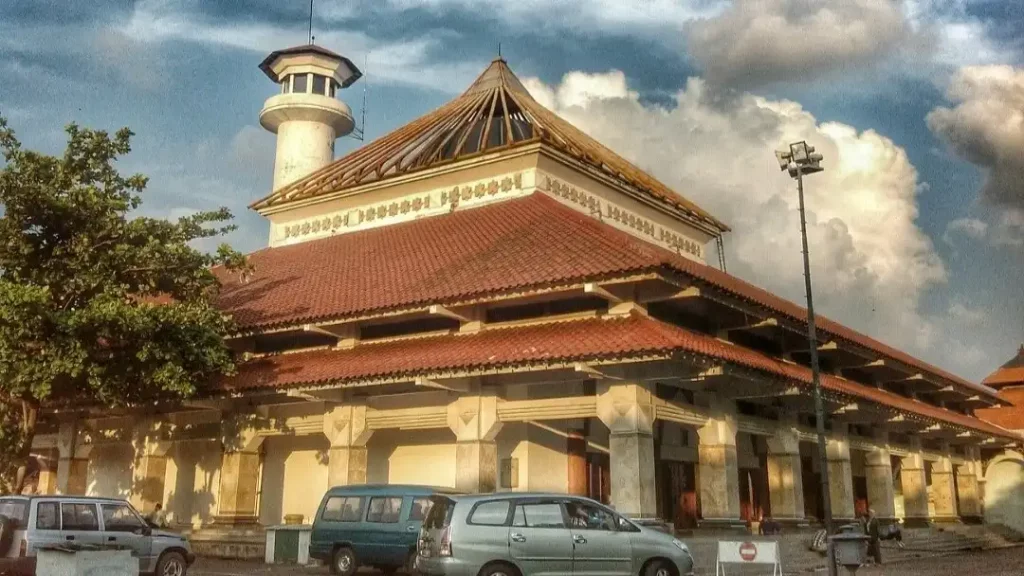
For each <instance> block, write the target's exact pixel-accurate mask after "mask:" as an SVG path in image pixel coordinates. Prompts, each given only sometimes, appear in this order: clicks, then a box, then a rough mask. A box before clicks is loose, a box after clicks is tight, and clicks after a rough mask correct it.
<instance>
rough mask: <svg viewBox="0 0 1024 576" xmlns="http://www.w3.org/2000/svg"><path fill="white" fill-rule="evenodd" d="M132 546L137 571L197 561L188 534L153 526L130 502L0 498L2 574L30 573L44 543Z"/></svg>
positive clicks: (180, 568)
mask: <svg viewBox="0 0 1024 576" xmlns="http://www.w3.org/2000/svg"><path fill="white" fill-rule="evenodd" d="M52 545H83V546H120V547H125V548H130V549H131V550H132V555H133V556H136V557H137V558H138V559H139V572H142V573H147V574H157V575H158V576H185V573H186V572H187V570H188V567H189V565H191V564H192V562H193V561H195V555H194V554H193V553H192V547H191V546H190V545H189V542H188V539H187V538H185V537H184V536H182V535H181V534H176V533H174V532H168V531H164V530H158V529H155V528H153V527H151V526H150V525H149V524H148V523H147V522H146V521H145V520H144V519H143V518H142V516H141V515H139V513H138V512H137V511H136V510H135V508H133V507H132V505H131V504H129V503H128V502H125V501H124V500H117V499H112V498H87V497H81V496H4V497H0V573H5V574H6V573H9V572H14V573H17V574H33V573H34V572H35V559H36V558H35V556H36V551H37V550H39V549H40V548H42V547H44V546H52Z"/></svg>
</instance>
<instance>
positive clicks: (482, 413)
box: [448, 382, 501, 492]
mask: <svg viewBox="0 0 1024 576" xmlns="http://www.w3.org/2000/svg"><path fill="white" fill-rule="evenodd" d="M470 389H471V391H473V392H476V394H475V395H469V396H463V397H460V398H458V399H456V400H455V401H454V402H452V403H451V404H449V405H448V427H449V428H451V430H452V432H454V433H455V439H456V444H455V488H456V489H458V490H461V491H465V492H493V491H494V489H495V488H497V486H498V447H497V445H496V444H495V442H494V439H495V438H496V437H497V436H498V432H499V431H500V430H501V422H500V421H498V398H497V396H495V395H494V392H493V391H491V390H481V389H480V385H479V384H478V383H475V382H474V383H472V384H471V385H470Z"/></svg>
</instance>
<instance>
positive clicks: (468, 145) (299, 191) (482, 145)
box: [252, 57, 729, 231]
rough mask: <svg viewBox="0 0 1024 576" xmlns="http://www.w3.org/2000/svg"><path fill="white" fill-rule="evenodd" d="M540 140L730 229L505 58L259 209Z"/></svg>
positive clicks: (720, 227)
mask: <svg viewBox="0 0 1024 576" xmlns="http://www.w3.org/2000/svg"><path fill="white" fill-rule="evenodd" d="M538 141H541V142H543V143H545V144H547V145H549V146H551V147H552V148H554V149H556V150H557V151H559V152H561V153H562V154H564V155H566V156H568V157H569V158H571V159H572V160H574V161H576V162H579V163H582V164H583V165H584V166H585V168H586V169H588V170H591V171H596V172H600V173H602V174H603V175H604V176H605V177H609V178H611V179H613V180H615V181H617V182H619V183H621V184H622V185H624V186H625V187H626V188H628V189H630V190H633V191H635V192H636V193H639V194H642V195H646V196H648V197H650V199H652V200H655V201H657V202H660V203H663V204H668V205H669V206H671V207H673V208H674V209H676V210H678V211H681V212H683V213H684V214H687V215H688V217H689V218H691V219H693V220H695V221H698V222H700V223H702V224H703V225H704V226H706V227H709V228H711V229H714V230H719V231H727V230H729V227H728V226H726V225H725V224H724V223H722V222H721V221H719V220H717V219H715V218H714V217H713V216H711V215H710V214H708V213H707V212H705V211H704V210H702V209H701V208H700V207H699V206H697V205H696V204H694V203H693V202H691V201H689V200H687V199H686V198H683V197H682V196H680V195H679V194H677V193H676V192H675V191H673V190H672V189H671V188H669V187H668V186H665V185H664V184H662V183H661V182H659V181H658V180H657V179H655V178H654V177H652V176H651V175H649V174H647V173H646V172H644V171H643V170H641V169H639V168H637V167H636V166H634V165H633V164H632V163H630V162H629V161H628V160H626V159H625V158H623V157H621V156H619V155H618V154H616V153H615V152H613V151H611V150H610V149H608V148H607V147H605V146H604V145H602V144H600V143H599V142H597V141H596V140H595V139H594V138H592V137H591V136H589V135H587V134H586V133H584V132H583V131H582V130H580V129H578V128H576V127H575V126H573V125H572V124H570V123H569V122H567V121H565V120H563V119H562V118H560V117H559V116H558V115H557V114H555V113H554V112H552V111H550V110H548V109H547V108H545V107H544V106H542V105H541V104H540V103H538V102H537V101H536V100H535V99H534V98H533V96H531V95H530V91H529V90H527V89H526V87H525V86H524V85H523V83H522V82H521V81H520V80H519V78H517V77H516V75H515V73H513V72H512V70H511V68H509V66H508V63H507V62H506V61H505V60H504V59H502V58H500V57H499V58H496V59H495V60H494V61H492V62H491V63H490V65H488V66H487V68H486V69H485V70H484V71H483V72H482V73H481V74H480V76H478V77H477V79H476V80H475V81H474V82H473V83H472V84H470V86H469V88H468V89H467V90H466V91H465V92H463V93H462V94H461V95H460V96H458V97H457V98H455V99H454V100H452V101H450V102H448V103H447V104H445V105H443V106H441V107H440V108H438V109H436V110H434V111H432V112H429V113H428V114H426V115H424V116H421V117H420V118H417V119H416V120H413V121H412V122H410V123H408V124H406V125H405V126H403V127H401V128H399V129H397V130H395V131H393V132H391V133H389V134H386V135H384V136H382V137H380V138H378V139H377V140H374V141H373V142H371V143H369V144H367V145H365V146H363V147H361V148H358V149H356V150H353V151H352V152H350V153H349V154H347V155H345V156H343V157H342V158H339V159H338V160H335V161H334V162H332V163H331V164H328V165H327V166H324V167H323V168H321V169H320V170H318V171H316V172H313V173H312V174H310V175H309V176H306V177H305V178H302V179H300V180H297V181H295V182H293V183H291V184H288V185H286V186H282V187H281V188H279V189H278V190H276V191H274V192H273V193H272V194H271V195H270V196H267V197H266V198H264V199H262V200H260V201H258V202H255V203H254V204H253V205H252V208H254V209H256V210H263V209H269V208H272V207H275V206H280V205H284V204H288V203H290V202H294V201H299V200H308V199H313V198H316V197H317V196H322V195H326V194H331V193H334V192H338V191H341V190H345V189H348V188H354V187H356V186H360V185H363V184H369V183H373V182H378V181H381V180H385V179H388V178H393V177H397V176H400V175H403V174H409V173H412V172H416V171H419V170H426V169H429V168H432V167H434V166H438V165H441V164H446V163H450V162H455V161H459V160H463V159H467V158H470V157H473V156H476V155H478V154H482V153H485V152H496V151H499V150H502V149H510V148H514V147H517V146H520V145H526V144H530V143H534V142H538Z"/></svg>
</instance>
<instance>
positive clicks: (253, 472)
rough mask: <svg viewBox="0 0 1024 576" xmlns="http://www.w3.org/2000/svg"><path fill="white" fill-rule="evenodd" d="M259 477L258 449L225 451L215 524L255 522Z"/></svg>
mask: <svg viewBox="0 0 1024 576" xmlns="http://www.w3.org/2000/svg"><path fill="white" fill-rule="evenodd" d="M259 478H260V453H259V452H258V451H233V452H225V453H224V454H223V456H221V465H220V498H219V502H220V510H219V511H218V513H217V516H216V518H215V519H214V521H215V522H216V523H217V524H228V525H247V524H256V523H258V521H259V520H258V514H257V510H256V496H257V490H258V486H259Z"/></svg>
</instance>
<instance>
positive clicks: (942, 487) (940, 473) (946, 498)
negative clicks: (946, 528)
mask: <svg viewBox="0 0 1024 576" xmlns="http://www.w3.org/2000/svg"><path fill="white" fill-rule="evenodd" d="M931 491H932V501H933V502H934V503H935V516H934V517H933V518H932V520H933V521H935V522H955V521H956V520H957V516H958V515H957V509H956V489H955V484H954V483H953V463H952V462H950V460H949V456H947V455H944V456H943V457H942V458H939V460H938V461H936V462H933V463H932V486H931Z"/></svg>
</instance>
